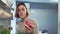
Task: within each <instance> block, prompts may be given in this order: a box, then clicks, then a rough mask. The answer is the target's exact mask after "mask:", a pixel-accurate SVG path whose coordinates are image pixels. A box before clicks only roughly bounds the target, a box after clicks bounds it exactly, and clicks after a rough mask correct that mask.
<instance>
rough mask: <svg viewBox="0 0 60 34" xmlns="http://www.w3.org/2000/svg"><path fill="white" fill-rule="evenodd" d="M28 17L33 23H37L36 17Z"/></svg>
mask: <svg viewBox="0 0 60 34" xmlns="http://www.w3.org/2000/svg"><path fill="white" fill-rule="evenodd" d="M28 19H29V21H30V22H31V23H33V24H37V20H36V19H32V18H28Z"/></svg>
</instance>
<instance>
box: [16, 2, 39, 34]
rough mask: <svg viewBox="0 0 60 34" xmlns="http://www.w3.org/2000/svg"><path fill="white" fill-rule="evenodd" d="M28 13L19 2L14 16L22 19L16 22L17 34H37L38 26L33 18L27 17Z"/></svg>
mask: <svg viewBox="0 0 60 34" xmlns="http://www.w3.org/2000/svg"><path fill="white" fill-rule="evenodd" d="M28 16H29V13H28V11H27V7H26V6H25V4H24V3H22V2H21V3H19V4H18V5H17V8H16V17H17V18H21V19H22V20H21V21H20V22H18V24H17V25H18V26H17V31H18V33H19V34H38V27H37V24H36V22H35V21H34V20H32V19H29V18H28Z"/></svg>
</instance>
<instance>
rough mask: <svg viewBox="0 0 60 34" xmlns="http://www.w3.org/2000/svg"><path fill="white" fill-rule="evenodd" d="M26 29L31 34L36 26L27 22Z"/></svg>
mask: <svg viewBox="0 0 60 34" xmlns="http://www.w3.org/2000/svg"><path fill="white" fill-rule="evenodd" d="M25 27H26V31H27V33H31V32H32V30H33V28H34V25H33V24H32V23H29V22H27V23H25Z"/></svg>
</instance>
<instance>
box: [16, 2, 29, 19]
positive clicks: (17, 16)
mask: <svg viewBox="0 0 60 34" xmlns="http://www.w3.org/2000/svg"><path fill="white" fill-rule="evenodd" d="M20 5H23V6H24V7H25V8H26V16H25V17H28V16H29V13H28V10H27V7H26V5H25V4H24V3H22V2H20V3H19V4H17V7H16V15H15V16H16V18H20V17H19V15H18V13H17V12H18V11H17V8H18V7H19V6H20Z"/></svg>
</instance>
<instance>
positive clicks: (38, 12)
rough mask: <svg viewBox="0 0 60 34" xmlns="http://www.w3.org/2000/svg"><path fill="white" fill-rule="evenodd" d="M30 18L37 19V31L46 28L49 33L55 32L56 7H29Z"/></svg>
mask: <svg viewBox="0 0 60 34" xmlns="http://www.w3.org/2000/svg"><path fill="white" fill-rule="evenodd" d="M30 18H33V19H36V20H37V23H38V25H39V31H42V30H44V29H46V30H48V32H49V34H57V29H58V12H57V9H31V12H30Z"/></svg>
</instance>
